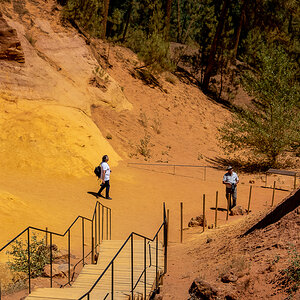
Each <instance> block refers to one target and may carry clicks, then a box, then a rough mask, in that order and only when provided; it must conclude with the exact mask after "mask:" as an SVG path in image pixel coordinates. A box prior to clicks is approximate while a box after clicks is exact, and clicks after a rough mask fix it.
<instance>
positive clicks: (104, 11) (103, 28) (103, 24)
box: [101, 0, 109, 40]
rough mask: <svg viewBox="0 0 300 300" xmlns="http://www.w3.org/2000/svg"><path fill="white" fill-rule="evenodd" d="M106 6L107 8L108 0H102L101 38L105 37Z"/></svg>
mask: <svg viewBox="0 0 300 300" xmlns="http://www.w3.org/2000/svg"><path fill="white" fill-rule="evenodd" d="M108 8H109V0H104V10H103V21H102V34H101V38H102V39H103V40H104V39H105V37H106V24H107V16H108Z"/></svg>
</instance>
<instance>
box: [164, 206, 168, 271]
mask: <svg viewBox="0 0 300 300" xmlns="http://www.w3.org/2000/svg"><path fill="white" fill-rule="evenodd" d="M164 250H165V251H164V274H165V273H167V259H168V219H167V215H166V205H165V202H164Z"/></svg>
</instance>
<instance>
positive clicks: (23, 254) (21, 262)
mask: <svg viewBox="0 0 300 300" xmlns="http://www.w3.org/2000/svg"><path fill="white" fill-rule="evenodd" d="M56 252H57V248H56V246H55V245H53V246H52V253H53V256H52V257H53V258H54V256H55V253H56ZM6 254H9V255H10V256H11V259H12V261H9V262H8V263H7V265H8V267H9V269H10V270H11V271H12V272H13V273H16V272H22V273H26V274H27V273H28V248H27V243H24V242H23V241H19V240H16V241H15V242H13V243H12V250H11V251H7V252H6ZM52 261H53V259H52ZM47 264H50V247H48V246H46V244H45V238H42V239H41V240H38V238H37V236H36V235H35V234H33V235H32V236H31V242H30V276H31V277H32V278H34V277H38V276H41V275H42V273H43V270H44V267H45V266H46V265H47Z"/></svg>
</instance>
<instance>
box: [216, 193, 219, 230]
mask: <svg viewBox="0 0 300 300" xmlns="http://www.w3.org/2000/svg"><path fill="white" fill-rule="evenodd" d="M218 196H219V192H218V191H216V211H215V228H217V224H218Z"/></svg>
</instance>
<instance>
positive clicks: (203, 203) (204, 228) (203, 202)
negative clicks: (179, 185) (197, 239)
mask: <svg viewBox="0 0 300 300" xmlns="http://www.w3.org/2000/svg"><path fill="white" fill-rule="evenodd" d="M204 231H205V194H203V232H204Z"/></svg>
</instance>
